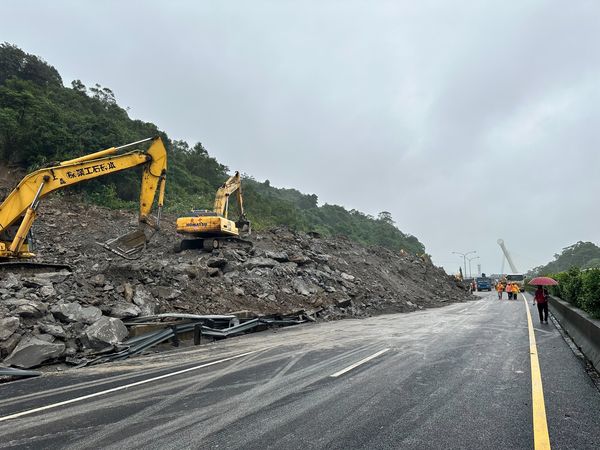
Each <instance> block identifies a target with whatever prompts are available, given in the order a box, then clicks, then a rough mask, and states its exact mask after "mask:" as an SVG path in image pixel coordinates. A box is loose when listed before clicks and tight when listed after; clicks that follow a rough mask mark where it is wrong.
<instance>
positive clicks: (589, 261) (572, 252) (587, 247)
mask: <svg viewBox="0 0 600 450" xmlns="http://www.w3.org/2000/svg"><path fill="white" fill-rule="evenodd" d="M572 267H575V268H578V269H591V268H596V267H600V247H598V246H597V245H596V244H594V243H593V242H582V241H579V242H577V243H575V244H573V245H571V246H569V247H565V248H563V250H562V252H561V253H560V254H555V255H554V261H551V262H549V263H548V264H546V265H544V266H540V267H536V268H535V269H532V270H531V274H532V275H547V274H552V273H559V272H565V271H568V270H569V269H571V268H572Z"/></svg>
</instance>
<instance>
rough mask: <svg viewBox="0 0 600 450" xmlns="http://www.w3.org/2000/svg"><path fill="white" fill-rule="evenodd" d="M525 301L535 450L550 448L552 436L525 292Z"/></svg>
mask: <svg viewBox="0 0 600 450" xmlns="http://www.w3.org/2000/svg"><path fill="white" fill-rule="evenodd" d="M521 295H522V296H523V302H524V304H525V311H527V327H528V328H529V355H530V359H531V400H532V408H533V448H534V449H535V450H547V449H550V436H549V435H548V421H547V420H546V405H545V403H544V389H543V388H542V372H541V371H540V361H539V359H538V352H537V345H536V344H535V333H534V331H533V323H532V322H531V313H530V312H529V304H528V303H527V299H526V298H525V295H524V294H521Z"/></svg>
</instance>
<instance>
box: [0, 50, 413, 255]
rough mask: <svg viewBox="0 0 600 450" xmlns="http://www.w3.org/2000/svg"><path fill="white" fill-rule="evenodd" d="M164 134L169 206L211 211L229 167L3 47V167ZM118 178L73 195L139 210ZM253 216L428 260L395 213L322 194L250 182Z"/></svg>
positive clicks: (99, 93)
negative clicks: (335, 201) (350, 206)
mask: <svg viewBox="0 0 600 450" xmlns="http://www.w3.org/2000/svg"><path fill="white" fill-rule="evenodd" d="M156 135H161V137H162V138H163V140H164V142H165V144H166V146H167V151H168V153H169V173H168V183H167V192H166V201H165V203H166V206H167V208H168V209H170V210H171V211H174V212H177V213H183V212H185V211H189V210H190V209H192V208H196V209H197V208H210V207H211V206H212V202H213V198H214V193H215V190H216V189H217V187H218V186H219V185H220V184H222V183H223V182H224V181H225V180H226V179H227V177H228V172H229V168H228V167H226V166H224V165H223V164H221V163H219V162H218V161H217V160H216V159H215V158H214V157H212V156H210V154H209V153H208V151H207V150H206V149H205V148H204V147H203V146H202V144H201V143H196V144H195V145H190V144H188V143H187V142H184V141H178V140H171V139H169V137H168V135H167V134H166V133H165V132H164V131H161V130H159V128H158V127H157V126H156V125H155V124H153V123H150V122H143V121H140V120H134V119H131V118H130V117H129V115H128V113H127V111H126V110H125V109H123V108H122V107H120V106H119V105H118V104H117V101H116V99H115V95H114V93H113V92H112V91H111V90H110V89H108V88H106V87H102V86H100V85H99V84H96V85H94V86H91V87H86V86H84V84H83V83H82V82H81V81H79V80H74V81H72V82H71V85H70V87H65V86H64V84H63V80H62V78H61V76H60V74H59V73H58V71H57V70H56V69H55V68H54V67H52V66H51V65H49V64H47V63H46V62H45V61H44V60H42V59H41V58H39V57H37V56H35V55H30V54H27V53H25V52H24V51H22V50H21V49H19V48H18V47H16V46H14V45H11V44H8V43H4V44H2V45H0V165H7V166H9V167H16V168H21V169H22V170H23V171H31V170H33V169H36V168H39V167H43V166H47V165H49V164H52V162H55V161H60V160H64V159H68V158H73V157H76V156H81V155H83V154H86V153H89V152H92V151H97V150H100V149H104V148H108V147H112V146H114V145H121V144H125V143H128V142H133V141H136V140H139V139H143V138H146V137H151V136H156ZM134 172H135V171H128V172H124V173H121V174H119V175H118V176H110V177H106V178H102V179H101V180H94V181H91V182H89V183H85V184H82V185H79V186H77V187H76V188H73V189H74V190H75V191H76V192H79V193H80V194H81V195H82V196H84V197H85V198H86V199H88V200H89V201H92V202H95V203H98V204H102V205H105V206H109V207H113V208H123V207H130V206H131V207H132V206H133V205H134V204H135V202H136V201H137V197H138V193H139V175H138V174H136V173H134ZM244 198H245V202H246V205H245V206H246V209H247V215H248V217H249V218H250V220H252V221H253V225H254V227H255V228H266V227H271V226H276V225H286V226H289V227H290V228H292V229H296V230H299V231H317V232H320V233H322V234H324V235H336V234H340V235H345V236H347V237H349V238H351V239H354V240H356V241H358V242H361V243H364V244H378V245H383V246H385V247H387V248H389V249H392V250H395V251H398V250H400V249H404V250H406V251H409V252H412V253H423V252H424V251H425V248H424V246H423V244H421V243H420V242H419V241H418V239H417V238H416V237H414V236H411V235H407V234H405V233H402V232H401V231H400V230H399V229H398V228H397V227H396V226H395V224H394V221H393V219H392V217H391V215H390V213H388V212H386V211H383V212H381V213H380V214H379V215H378V216H377V217H372V216H370V215H366V214H363V213H361V212H360V211H356V210H351V211H348V210H346V209H345V208H343V207H341V206H337V205H328V204H325V205H322V206H319V205H318V198H317V196H316V195H314V194H313V195H308V194H303V193H301V192H299V191H297V190H295V189H279V188H275V187H273V186H271V185H270V183H269V182H268V180H267V181H265V182H259V181H256V180H254V179H253V178H252V177H251V176H249V175H245V177H244Z"/></svg>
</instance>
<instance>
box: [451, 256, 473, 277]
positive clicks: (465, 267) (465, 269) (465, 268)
mask: <svg viewBox="0 0 600 450" xmlns="http://www.w3.org/2000/svg"><path fill="white" fill-rule="evenodd" d="M452 253H453V254H455V255H460V256H462V257H463V269H464V271H465V275H466V274H467V255H470V254H471V253H477V251H476V250H472V251H470V252H467V253H461V252H452Z"/></svg>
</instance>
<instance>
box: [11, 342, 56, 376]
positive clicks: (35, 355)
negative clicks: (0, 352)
mask: <svg viewBox="0 0 600 450" xmlns="http://www.w3.org/2000/svg"><path fill="white" fill-rule="evenodd" d="M64 351H65V344H62V343H53V342H47V341H46V340H43V339H39V338H37V337H34V336H30V337H26V338H24V339H22V340H21V342H19V344H18V345H17V346H16V347H15V349H14V350H13V352H12V353H11V354H10V355H9V356H8V357H7V358H6V359H5V360H4V363H5V364H8V365H10V366H16V367H21V368H22V369H29V368H31V367H35V366H39V365H40V364H41V363H43V362H44V361H48V360H49V359H54V358H58V357H59V356H61V355H62V354H63V353H64Z"/></svg>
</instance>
